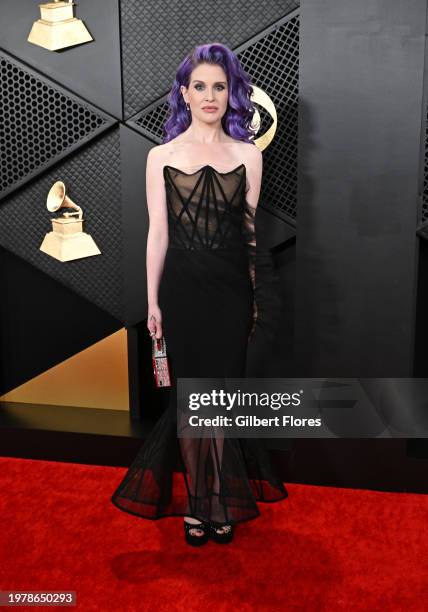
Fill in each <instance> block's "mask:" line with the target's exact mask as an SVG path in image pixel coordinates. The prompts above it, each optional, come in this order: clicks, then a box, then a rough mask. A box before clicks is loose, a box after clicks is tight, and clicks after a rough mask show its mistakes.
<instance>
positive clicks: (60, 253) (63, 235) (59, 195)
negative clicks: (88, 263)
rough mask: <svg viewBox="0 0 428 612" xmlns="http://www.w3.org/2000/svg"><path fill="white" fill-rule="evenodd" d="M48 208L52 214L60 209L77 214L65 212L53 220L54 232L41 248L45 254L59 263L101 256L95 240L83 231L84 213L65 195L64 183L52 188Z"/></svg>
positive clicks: (58, 183) (48, 236)
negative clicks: (70, 210)
mask: <svg viewBox="0 0 428 612" xmlns="http://www.w3.org/2000/svg"><path fill="white" fill-rule="evenodd" d="M46 206H47V209H48V210H49V211H50V212H56V211H57V210H59V209H60V208H73V209H75V211H76V212H65V213H64V214H63V216H62V217H56V218H54V219H51V221H52V231H51V232H49V233H48V234H46V236H45V238H44V240H43V242H42V245H41V247H40V250H41V251H43V253H47V255H50V256H51V257H55V259H59V261H71V260H73V259H81V258H82V257H90V256H91V255H100V254H101V251H100V250H99V248H98V247H97V245H96V244H95V242H94V240H93V238H92V237H91V236H90V235H89V234H86V233H85V232H83V231H82V230H83V219H82V214H83V211H82V209H81V207H80V206H77V204H75V203H74V202H73V201H72V200H70V198H69V197H68V196H67V195H66V194H65V185H64V183H63V182H62V181H57V182H56V183H54V184H53V185H52V187H51V188H50V190H49V193H48V198H47V201H46ZM76 216H77V219H76V218H75V217H76Z"/></svg>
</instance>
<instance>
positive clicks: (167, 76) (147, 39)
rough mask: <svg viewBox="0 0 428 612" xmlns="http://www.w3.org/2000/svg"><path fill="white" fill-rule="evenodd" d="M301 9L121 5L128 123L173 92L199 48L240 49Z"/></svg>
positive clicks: (278, 2) (238, 0)
mask: <svg viewBox="0 0 428 612" xmlns="http://www.w3.org/2000/svg"><path fill="white" fill-rule="evenodd" d="M298 6H299V2H298V1H296V0H268V1H267V2H259V0H247V1H246V2H245V4H244V3H243V2H242V0H217V1H216V2H205V3H203V4H201V3H199V2H193V1H192V2H175V0H163V2H161V3H159V2H155V0H146V2H140V0H127V1H126V2H121V33H122V63H123V87H124V109H125V119H129V118H130V117H131V116H132V115H134V114H136V113H138V112H139V111H140V110H142V109H144V108H146V107H147V106H148V105H149V104H151V103H152V102H153V101H154V100H157V99H158V98H160V97H161V96H162V95H163V94H164V93H165V92H166V91H168V90H169V88H170V87H171V83H172V82H173V79H174V76H175V71H176V69H177V66H178V64H179V63H180V62H181V60H182V59H183V58H184V56H185V55H187V53H189V51H190V50H191V49H192V47H194V46H195V45H196V44H202V43H207V42H214V41H217V40H218V41H221V42H223V43H224V44H226V45H228V46H229V47H230V48H232V49H233V48H236V47H237V46H238V45H241V44H243V43H244V42H245V41H247V40H248V39H250V38H251V37H252V36H254V35H255V34H256V33H257V32H261V31H262V30H263V29H264V28H267V27H269V26H271V24H273V23H275V22H278V21H279V20H280V19H281V18H282V17H284V16H285V15H287V14H288V13H289V12H290V11H292V10H294V9H296V8H297V7H298Z"/></svg>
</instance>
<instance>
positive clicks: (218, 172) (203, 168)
mask: <svg viewBox="0 0 428 612" xmlns="http://www.w3.org/2000/svg"><path fill="white" fill-rule="evenodd" d="M242 167H243V168H244V170H246V169H247V167H246V165H245V164H239V166H236V168H233V169H232V170H229V171H228V172H220V170H217V169H216V168H214V166H211V164H205V166H202V167H201V168H199V169H198V170H195V172H185V171H184V170H180V168H175V167H174V166H170V165H168V164H166V165H165V166H164V167H163V169H164V170H165V168H171V169H172V170H176V171H177V172H180V173H181V174H185V175H186V176H193V175H194V174H197V173H198V172H200V171H201V170H206V169H207V168H211V170H213V171H214V172H216V173H217V174H221V175H222V176H226V175H227V174H232V172H236V171H237V170H239V168H242Z"/></svg>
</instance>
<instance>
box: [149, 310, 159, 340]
mask: <svg viewBox="0 0 428 612" xmlns="http://www.w3.org/2000/svg"><path fill="white" fill-rule="evenodd" d="M147 329H148V330H149V333H150V336H152V337H154V336H156V338H158V339H159V338H161V337H162V334H163V331H162V312H161V309H160V308H159V306H158V305H157V304H156V305H154V306H149V309H148V314H147Z"/></svg>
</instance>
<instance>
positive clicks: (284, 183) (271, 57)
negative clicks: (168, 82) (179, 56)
mask: <svg viewBox="0 0 428 612" xmlns="http://www.w3.org/2000/svg"><path fill="white" fill-rule="evenodd" d="M234 51H235V53H236V54H237V56H238V58H239V60H240V62H241V63H242V65H243V66H244V68H245V70H246V71H247V72H248V74H249V75H250V77H251V79H252V82H253V83H254V85H256V86H257V87H260V88H261V89H263V91H265V92H266V93H267V94H268V95H269V96H270V98H271V99H272V101H273V103H274V105H275V108H276V112H277V120H278V124H277V130H276V133H275V136H274V138H273V141H272V142H271V144H270V145H269V146H268V147H267V149H266V150H265V151H264V154H263V155H264V171H263V184H262V193H261V195H260V205H261V206H264V207H265V208H267V209H269V210H271V211H274V212H275V213H276V214H277V215H278V216H280V217H281V218H282V219H284V220H286V221H288V222H289V223H291V224H292V225H295V220H296V212H297V128H298V125H297V124H298V112H297V104H298V93H299V91H298V84H299V16H298V14H296V12H294V13H291V14H289V15H287V16H286V17H285V18H283V19H281V20H280V21H278V22H277V23H275V25H274V26H272V27H270V28H268V29H267V30H265V31H263V32H260V33H259V34H258V35H257V36H256V37H254V38H252V39H251V40H250V41H249V42H248V43H246V44H245V45H243V46H242V47H239V48H238V49H234ZM258 110H259V113H260V118H261V125H260V130H259V135H260V134H263V133H264V132H265V131H266V130H267V129H268V128H269V127H270V125H271V123H272V120H271V117H270V116H269V115H268V113H267V112H266V111H265V110H264V109H263V108H261V107H258ZM167 115H168V105H167V102H166V96H164V97H163V98H161V99H160V100H159V101H158V102H156V103H154V104H152V105H151V106H149V107H148V108H147V109H145V110H144V111H142V112H140V113H138V114H137V115H136V116H134V117H133V118H132V120H129V121H127V124H128V125H133V126H134V127H135V128H136V129H138V130H139V131H140V132H141V133H143V134H144V135H146V136H149V137H151V138H153V139H154V140H155V141H157V142H161V140H162V128H163V124H164V122H165V120H166V118H167Z"/></svg>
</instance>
